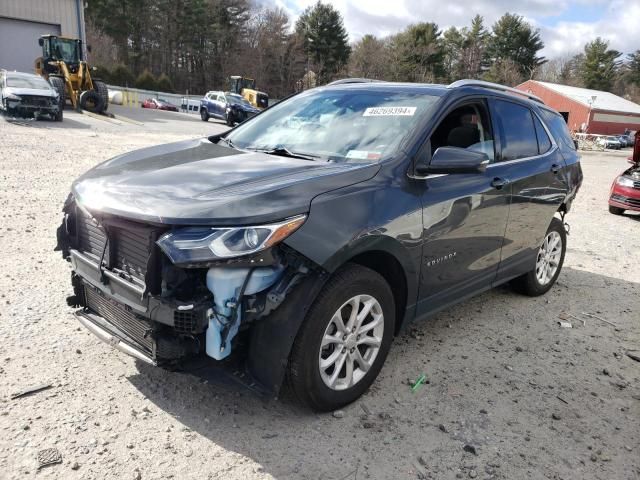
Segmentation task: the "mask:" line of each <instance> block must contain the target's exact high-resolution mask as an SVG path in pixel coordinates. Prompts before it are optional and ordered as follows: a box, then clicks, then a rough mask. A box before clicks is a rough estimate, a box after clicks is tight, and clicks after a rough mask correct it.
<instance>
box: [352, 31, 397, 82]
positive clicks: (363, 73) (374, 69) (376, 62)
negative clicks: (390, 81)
mask: <svg viewBox="0 0 640 480" xmlns="http://www.w3.org/2000/svg"><path fill="white" fill-rule="evenodd" d="M388 65H389V61H388V58H387V44H386V42H385V41H384V40H380V39H379V38H377V37H376V36H374V35H369V34H368V35H365V36H364V37H362V38H361V39H360V40H359V41H358V42H356V44H355V45H354V46H353V48H352V51H351V56H350V58H349V75H351V76H353V77H364V78H373V79H376V80H383V79H385V78H386V75H387V67H388Z"/></svg>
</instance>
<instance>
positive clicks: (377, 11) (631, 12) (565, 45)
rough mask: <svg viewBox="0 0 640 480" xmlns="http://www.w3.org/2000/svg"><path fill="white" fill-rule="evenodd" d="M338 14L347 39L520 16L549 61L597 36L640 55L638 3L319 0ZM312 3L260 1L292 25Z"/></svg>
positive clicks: (625, 0) (617, 0) (614, 0)
mask: <svg viewBox="0 0 640 480" xmlns="http://www.w3.org/2000/svg"><path fill="white" fill-rule="evenodd" d="M323 1H324V3H330V4H332V5H333V6H334V7H335V8H336V9H337V10H339V11H340V13H342V16H343V18H344V21H345V26H346V28H347V30H348V32H349V35H350V39H351V40H352V41H356V40H358V39H359V38H361V37H362V36H363V35H365V34H367V33H371V34H374V35H376V36H386V35H389V34H393V33H396V32H398V31H400V30H402V29H404V28H405V27H406V26H407V25H410V24H412V23H417V22H436V23H437V24H438V26H439V27H440V28H441V29H442V30H445V29H446V28H448V27H450V26H456V27H464V26H468V25H469V24H470V23H471V18H472V17H473V16H474V15H475V14H476V13H479V14H480V15H482V16H483V17H484V19H485V25H486V26H487V27H488V28H490V26H491V25H493V23H494V22H495V21H496V20H497V19H498V18H499V17H500V16H502V15H503V14H504V13H506V12H510V13H517V14H518V15H522V16H523V17H524V18H525V19H526V20H527V21H528V22H529V23H531V24H532V25H534V26H535V27H536V28H539V29H540V34H541V36H542V40H543V41H544V44H545V48H544V50H543V51H542V55H543V56H545V57H547V58H549V59H551V58H556V57H564V56H568V55H573V54H575V53H578V52H580V51H582V49H583V47H584V44H585V43H586V42H588V41H590V40H592V39H594V38H595V37H597V36H600V37H602V38H604V39H606V40H609V42H610V46H611V48H615V49H616V50H619V51H621V52H623V53H625V54H626V53H631V52H634V51H636V50H638V49H640V0H609V1H605V0H323ZM315 2H316V0H263V3H264V4H266V5H274V4H275V5H276V6H279V7H282V8H283V9H284V10H286V11H287V12H288V13H289V15H290V16H291V18H293V21H294V22H295V19H297V17H298V16H299V15H300V13H301V12H302V11H303V10H304V9H305V8H306V7H308V6H310V5H313V4H314V3H315Z"/></svg>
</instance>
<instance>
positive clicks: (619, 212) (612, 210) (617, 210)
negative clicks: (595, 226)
mask: <svg viewBox="0 0 640 480" xmlns="http://www.w3.org/2000/svg"><path fill="white" fill-rule="evenodd" d="M609 213H613V214H614V215H622V214H623V213H624V208H619V207H614V206H613V205H609Z"/></svg>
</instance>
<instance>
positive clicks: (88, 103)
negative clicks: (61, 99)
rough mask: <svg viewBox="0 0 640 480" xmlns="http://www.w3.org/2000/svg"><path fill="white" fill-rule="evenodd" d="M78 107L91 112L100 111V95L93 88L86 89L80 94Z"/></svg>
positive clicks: (101, 108)
mask: <svg viewBox="0 0 640 480" xmlns="http://www.w3.org/2000/svg"><path fill="white" fill-rule="evenodd" d="M80 108H82V109H83V110H87V111H89V112H92V113H102V112H103V111H104V105H103V104H102V97H101V96H100V95H99V94H98V92H96V91H95V90H86V91H84V92H82V93H81V94H80Z"/></svg>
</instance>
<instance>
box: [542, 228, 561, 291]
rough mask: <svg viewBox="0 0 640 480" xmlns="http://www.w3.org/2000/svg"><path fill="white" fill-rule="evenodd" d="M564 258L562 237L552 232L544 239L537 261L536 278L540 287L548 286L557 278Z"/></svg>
mask: <svg viewBox="0 0 640 480" xmlns="http://www.w3.org/2000/svg"><path fill="white" fill-rule="evenodd" d="M561 256H562V237H561V236H560V234H559V233H558V232H556V231H555V230H554V231H551V232H549V233H548V234H547V236H546V237H545V238H544V242H542V246H541V247H540V250H539V251H538V259H537V260H536V278H537V280H538V283H540V285H542V286H544V285H547V284H548V283H549V282H550V281H551V280H552V279H553V277H554V276H555V274H556V272H557V270H558V265H559V264H560V258H561Z"/></svg>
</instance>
